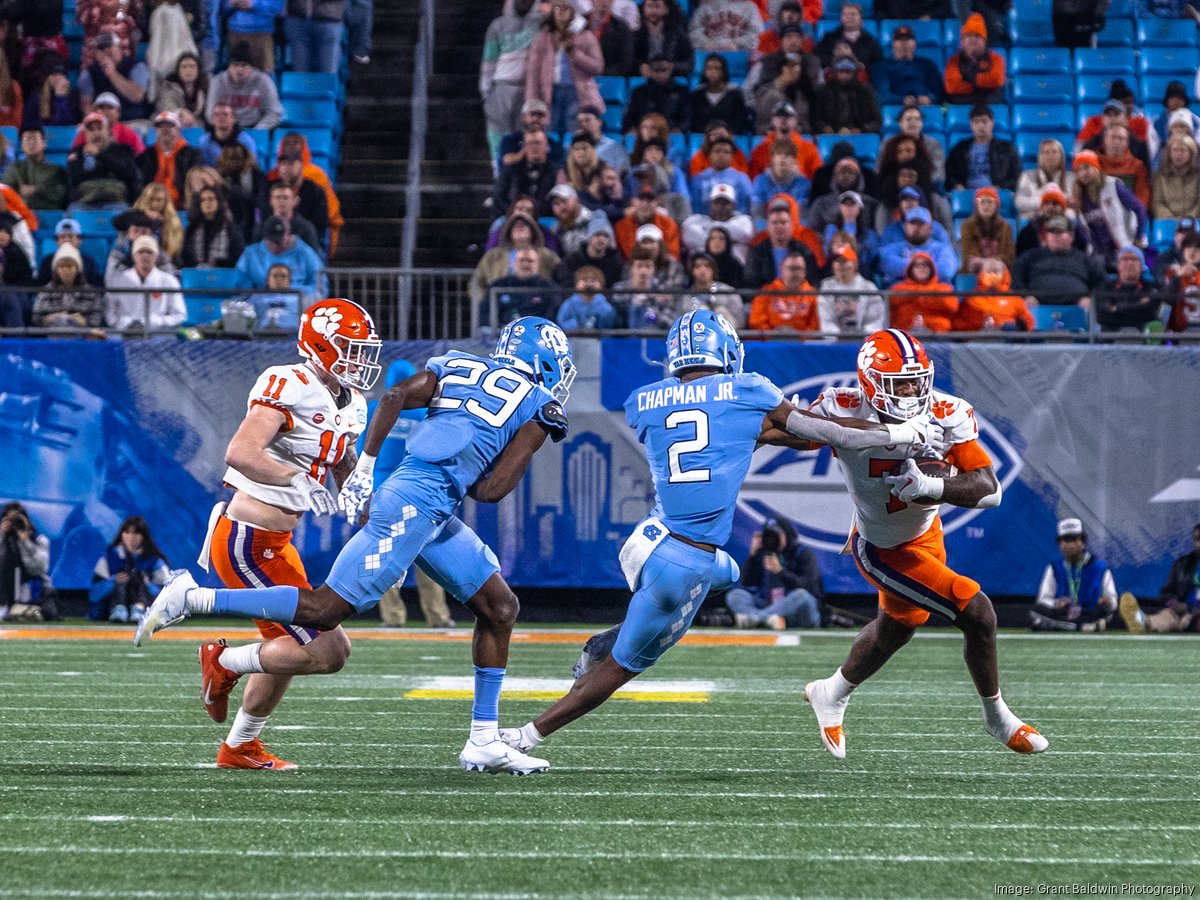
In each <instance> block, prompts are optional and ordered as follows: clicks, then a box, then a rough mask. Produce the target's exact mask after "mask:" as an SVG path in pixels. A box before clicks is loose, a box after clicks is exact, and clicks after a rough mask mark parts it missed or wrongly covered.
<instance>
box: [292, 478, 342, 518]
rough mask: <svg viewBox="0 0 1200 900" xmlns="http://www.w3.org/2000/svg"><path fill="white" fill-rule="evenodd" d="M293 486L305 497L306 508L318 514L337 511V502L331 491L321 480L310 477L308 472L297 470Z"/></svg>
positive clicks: (322, 514) (323, 514)
mask: <svg viewBox="0 0 1200 900" xmlns="http://www.w3.org/2000/svg"><path fill="white" fill-rule="evenodd" d="M292 487H294V488H295V489H296V490H298V491H299V492H300V494H301V496H303V497H304V502H305V503H306V504H307V507H306V508H307V509H309V510H310V511H312V512H314V513H316V514H317V515H318V516H331V515H333V514H334V513H335V512H336V511H337V503H336V502H335V501H334V499H333V494H331V493H329V491H328V490H327V489H326V487H325V485H323V484H321V482H319V481H317V480H316V479H315V478H312V477H310V476H309V474H308V473H307V472H297V473H296V475H295V476H294V477H293V478H292Z"/></svg>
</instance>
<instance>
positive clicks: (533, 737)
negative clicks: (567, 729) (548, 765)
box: [521, 722, 545, 750]
mask: <svg viewBox="0 0 1200 900" xmlns="http://www.w3.org/2000/svg"><path fill="white" fill-rule="evenodd" d="M544 740H545V738H544V737H542V733H541V732H540V731H538V730H537V726H536V725H534V724H533V723H532V722H530V723H529V724H528V725H522V726H521V746H522V747H528V748H529V749H530V750H532V749H533V748H534V747H536V746H537V745H538V744H540V743H541V742H542V741H544Z"/></svg>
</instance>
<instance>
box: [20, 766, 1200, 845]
mask: <svg viewBox="0 0 1200 900" xmlns="http://www.w3.org/2000/svg"><path fill="white" fill-rule="evenodd" d="M32 761H33V760H23V762H32ZM36 762H40V763H43V764H44V763H45V760H37V761H36ZM313 768H316V767H313ZM328 768H337V769H370V770H373V771H378V768H379V767H378V766H330V767H328ZM388 768H392V769H423V770H425V771H432V770H445V771H454V770H456V769H458V766H389V767H388ZM560 770H561V771H566V772H575V773H586V772H587V770H586V769H578V768H570V767H567V766H562V767H560ZM671 771H681V770H680V769H678V768H676V767H672V769H671ZM691 771H699V770H691ZM704 771H711V769H705V770H704ZM975 774H978V773H975ZM1096 777H1103V776H1096ZM244 783H245V784H249V782H244ZM255 784H256V786H257V785H258V784H262V785H264V786H265V788H266V789H264V790H263V793H282V794H315V795H318V796H320V795H330V796H336V795H345V796H356V795H359V794H363V793H369V794H371V795H372V796H393V797H478V796H479V790H478V788H440V789H437V790H434V789H416V790H403V789H400V788H380V787H377V786H368V787H363V788H353V789H351V788H297V787H286V786H284V785H283V784H282V782H280V783H279V784H280V786H278V787H277V786H276V785H275V783H271V784H268V782H267V781H266V780H265V779H264V780H262V781H261V782H259V781H257V780H256V782H255ZM0 791H9V792H12V791H54V792H56V793H62V791H63V787H62V786H61V785H45V784H35V785H27V786H19V785H8V784H0ZM104 792H105V793H141V794H177V793H184V794H221V795H223V796H228V795H229V788H228V787H200V788H197V787H184V786H182V785H177V786H170V787H132V786H130V787H105V788H104ZM488 796H494V797H522V798H526V799H528V798H530V797H531V796H533V795H530V794H529V793H528V792H527V791H523V790H505V789H504V788H498V789H495V790H489V791H488ZM537 796H539V797H540V796H542V795H537ZM553 796H555V797H621V798H624V799H629V798H631V797H668V798H669V797H703V798H708V799H712V798H718V797H737V798H740V799H752V800H892V801H895V800H896V799H898V798H899V797H903V799H904V800H934V801H939V802H940V801H943V800H979V801H987V802H994V803H998V802H1012V801H1015V802H1020V803H1180V804H1182V803H1200V796H1191V797H1145V796H1140V797H1079V796H1074V797H1061V796H1054V797H1051V796H1045V795H1040V794H1034V795H1031V796H1021V795H1018V794H978V793H971V794H910V793H904V794H898V793H889V794H865V793H863V792H862V791H853V792H851V793H846V794H831V793H828V792H826V791H715V790H706V791H632V790H619V791H600V790H590V791H564V790H555V791H554V795H553ZM0 850H2V848H0ZM131 852H138V851H136V850H135V851H131ZM884 858H885V859H886V857H884ZM1111 861H1112V860H1108V862H1111Z"/></svg>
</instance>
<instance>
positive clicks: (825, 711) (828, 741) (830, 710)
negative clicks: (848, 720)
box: [804, 679, 850, 759]
mask: <svg viewBox="0 0 1200 900" xmlns="http://www.w3.org/2000/svg"><path fill="white" fill-rule="evenodd" d="M828 694H829V688H828V686H827V685H826V684H825V679H820V680H818V681H810V682H809V683H808V684H806V685H805V686H804V699H805V700H807V701H808V702H809V704H810V705H811V706H812V708H813V712H814V713H816V715H817V724H818V725H819V726H821V743H823V744H824V745H825V749H826V750H828V751H829V752H830V753H832V754H833V755H834V756H835V757H836V758H837V759H845V758H846V732H845V731H843V730H842V718H843V717H844V716H845V715H846V702H847V700H849V699H850V698H849V697H845V698H843V699H841V700H833V699H831V698H830V697H829V696H828Z"/></svg>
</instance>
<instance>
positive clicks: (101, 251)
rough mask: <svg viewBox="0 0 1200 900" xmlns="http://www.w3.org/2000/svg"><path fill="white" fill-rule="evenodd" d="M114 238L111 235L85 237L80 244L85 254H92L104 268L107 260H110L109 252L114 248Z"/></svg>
mask: <svg viewBox="0 0 1200 900" xmlns="http://www.w3.org/2000/svg"><path fill="white" fill-rule="evenodd" d="M113 243H114V240H113V238H112V237H111V236H109V235H106V236H105V237H85V238H84V239H83V241H82V242H81V243H80V245H79V249H80V250H81V251H82V252H83V255H84V256H90V257H91V258H92V259H94V260H95V261H96V262H97V263H98V264H99V265H100V268H102V269H103V268H104V264H105V262H106V261H107V260H108V254H109V252H110V251H111V250H112V246H113Z"/></svg>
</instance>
